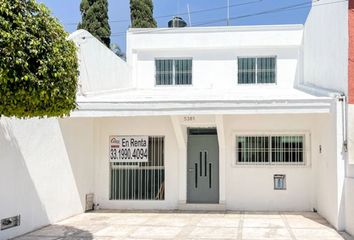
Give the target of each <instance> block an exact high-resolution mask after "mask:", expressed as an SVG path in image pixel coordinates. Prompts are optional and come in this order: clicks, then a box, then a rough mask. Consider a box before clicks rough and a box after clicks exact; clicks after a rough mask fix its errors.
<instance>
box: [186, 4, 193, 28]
mask: <svg viewBox="0 0 354 240" xmlns="http://www.w3.org/2000/svg"><path fill="white" fill-rule="evenodd" d="M187 10H188V20H189V26H190V27H191V26H192V19H191V11H190V10H189V3H188V4H187Z"/></svg>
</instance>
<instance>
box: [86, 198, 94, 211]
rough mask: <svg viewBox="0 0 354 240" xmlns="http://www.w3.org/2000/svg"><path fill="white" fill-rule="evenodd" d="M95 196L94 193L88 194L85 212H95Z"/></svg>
mask: <svg viewBox="0 0 354 240" xmlns="http://www.w3.org/2000/svg"><path fill="white" fill-rule="evenodd" d="M94 197H95V195H94V194H93V193H88V194H86V206H85V211H86V212H87V211H92V210H94V207H95V205H94V202H93V199H94Z"/></svg>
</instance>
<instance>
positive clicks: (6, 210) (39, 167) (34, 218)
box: [0, 118, 93, 239]
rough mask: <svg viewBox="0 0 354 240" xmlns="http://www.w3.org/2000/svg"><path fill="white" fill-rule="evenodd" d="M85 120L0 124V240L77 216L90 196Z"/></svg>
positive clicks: (89, 127) (8, 121) (5, 121)
mask: <svg viewBox="0 0 354 240" xmlns="http://www.w3.org/2000/svg"><path fill="white" fill-rule="evenodd" d="M92 126H93V123H92V120H91V119H88V118H87V119H72V118H71V119H63V120H58V119H55V118H52V119H40V120H38V119H32V120H19V119H9V118H1V119H0V189H1V191H0V206H1V207H0V219H2V218H7V217H12V216H15V215H19V214H20V215H21V225H20V226H19V227H15V228H12V229H8V230H4V231H0V239H8V238H11V237H14V236H18V235H21V234H24V233H26V232H29V231H32V230H34V229H37V228H39V227H41V226H45V225H48V224H50V223H55V222H57V221H59V220H62V219H64V218H67V217H69V216H72V215H75V214H79V213H82V212H83V211H84V207H85V194H86V193H89V192H92V191H93V157H92V155H93V151H92V149H93V146H92V140H93V130H92Z"/></svg>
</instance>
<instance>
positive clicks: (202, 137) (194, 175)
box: [187, 129, 219, 203]
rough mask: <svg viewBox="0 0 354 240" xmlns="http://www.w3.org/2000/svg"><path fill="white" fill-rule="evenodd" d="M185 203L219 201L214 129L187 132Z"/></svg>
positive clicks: (217, 153) (217, 162) (217, 161)
mask: <svg viewBox="0 0 354 240" xmlns="http://www.w3.org/2000/svg"><path fill="white" fill-rule="evenodd" d="M187 151H188V159H187V162H188V164H187V171H188V172H187V203H219V146H218V138H217V133H216V130H210V129H205V131H203V129H198V130H196V131H190V132H189V134H188V149H187Z"/></svg>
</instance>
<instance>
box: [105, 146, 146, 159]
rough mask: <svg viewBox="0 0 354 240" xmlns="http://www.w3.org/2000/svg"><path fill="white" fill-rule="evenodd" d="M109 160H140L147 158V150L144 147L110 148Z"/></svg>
mask: <svg viewBox="0 0 354 240" xmlns="http://www.w3.org/2000/svg"><path fill="white" fill-rule="evenodd" d="M110 158H111V160H142V159H148V150H147V149H146V148H135V149H134V150H133V151H132V149H130V148H122V149H118V148H112V149H111V153H110Z"/></svg>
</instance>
